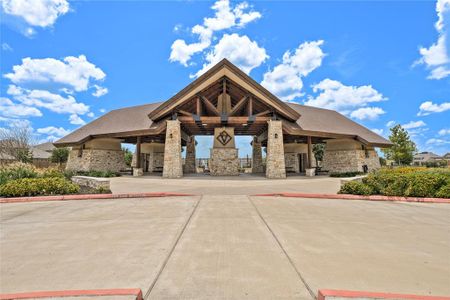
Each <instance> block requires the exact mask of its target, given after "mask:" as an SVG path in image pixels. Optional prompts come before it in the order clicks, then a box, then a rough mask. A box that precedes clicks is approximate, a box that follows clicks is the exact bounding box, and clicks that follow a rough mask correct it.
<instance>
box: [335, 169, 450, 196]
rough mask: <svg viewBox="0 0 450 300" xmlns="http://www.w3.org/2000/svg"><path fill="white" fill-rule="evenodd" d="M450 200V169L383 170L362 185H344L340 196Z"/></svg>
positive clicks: (365, 180)
mask: <svg viewBox="0 0 450 300" xmlns="http://www.w3.org/2000/svg"><path fill="white" fill-rule="evenodd" d="M369 191H370V194H371V195H385V196H404V197H439V198H450V170H448V169H426V168H398V169H380V170H379V171H377V172H374V173H370V174H369V175H368V176H367V177H366V178H363V180H362V183H358V184H355V183H354V182H348V183H345V184H344V185H343V186H342V187H341V190H340V191H339V193H341V194H355V195H368V194H367V193H368V192H369Z"/></svg>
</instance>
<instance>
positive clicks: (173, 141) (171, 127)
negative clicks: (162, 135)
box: [163, 120, 183, 178]
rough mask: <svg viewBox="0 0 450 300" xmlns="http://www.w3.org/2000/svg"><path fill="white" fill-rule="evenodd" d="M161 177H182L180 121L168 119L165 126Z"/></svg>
mask: <svg viewBox="0 0 450 300" xmlns="http://www.w3.org/2000/svg"><path fill="white" fill-rule="evenodd" d="M163 177H165V178H181V177H183V161H182V159H181V127H180V121H178V120H169V121H167V127H166V143H165V145H164V167H163Z"/></svg>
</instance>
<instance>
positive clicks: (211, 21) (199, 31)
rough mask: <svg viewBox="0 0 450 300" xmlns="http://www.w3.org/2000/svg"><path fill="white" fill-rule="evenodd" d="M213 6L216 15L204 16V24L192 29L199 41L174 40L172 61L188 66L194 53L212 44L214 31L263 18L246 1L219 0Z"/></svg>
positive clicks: (241, 25)
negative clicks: (232, 4)
mask: <svg viewBox="0 0 450 300" xmlns="http://www.w3.org/2000/svg"><path fill="white" fill-rule="evenodd" d="M211 8H212V9H213V10H214V17H210V18H204V19H203V24H201V25H200V24H197V25H195V26H194V27H192V29H191V32H192V34H195V35H197V36H198V41H197V42H194V43H190V44H188V43H186V41H185V40H182V39H178V40H176V41H174V42H173V44H172V47H171V53H170V57H169V60H170V61H171V62H176V61H177V62H179V63H181V64H182V65H184V66H187V65H188V62H189V61H190V59H191V58H192V56H193V55H194V54H196V53H199V52H201V51H203V50H205V49H206V48H208V47H209V46H210V45H211V41H212V39H213V35H214V32H217V31H221V30H225V29H230V28H234V27H236V28H239V27H244V26H245V25H246V24H248V23H250V22H253V21H255V20H257V19H259V18H261V13H259V12H257V11H253V10H252V8H251V7H250V6H249V5H248V4H247V3H246V2H243V3H239V4H237V5H236V6H234V7H232V6H231V5H230V2H229V0H218V1H217V2H215V3H214V5H213V6H212V7H211ZM176 27H177V28H179V27H180V25H179V24H178V25H177V26H176Z"/></svg>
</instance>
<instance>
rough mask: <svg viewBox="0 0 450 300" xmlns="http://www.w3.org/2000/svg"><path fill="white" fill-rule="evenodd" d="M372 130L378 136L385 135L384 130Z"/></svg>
mask: <svg viewBox="0 0 450 300" xmlns="http://www.w3.org/2000/svg"><path fill="white" fill-rule="evenodd" d="M371 130H372V131H373V132H375V133H376V134H378V135H383V133H384V129H377V128H372V129H371Z"/></svg>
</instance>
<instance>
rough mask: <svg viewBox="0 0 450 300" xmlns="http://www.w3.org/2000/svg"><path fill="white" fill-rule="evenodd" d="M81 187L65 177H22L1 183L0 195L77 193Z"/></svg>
mask: <svg viewBox="0 0 450 300" xmlns="http://www.w3.org/2000/svg"><path fill="white" fill-rule="evenodd" d="M79 191H80V187H79V186H78V185H76V184H73V183H72V182H70V181H68V180H66V179H64V178H55V177H52V178H22V179H15V180H11V181H8V182H7V183H5V184H3V185H0V196H4V197H23V196H41V195H42V196H44V195H66V194H76V193H78V192H79Z"/></svg>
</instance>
